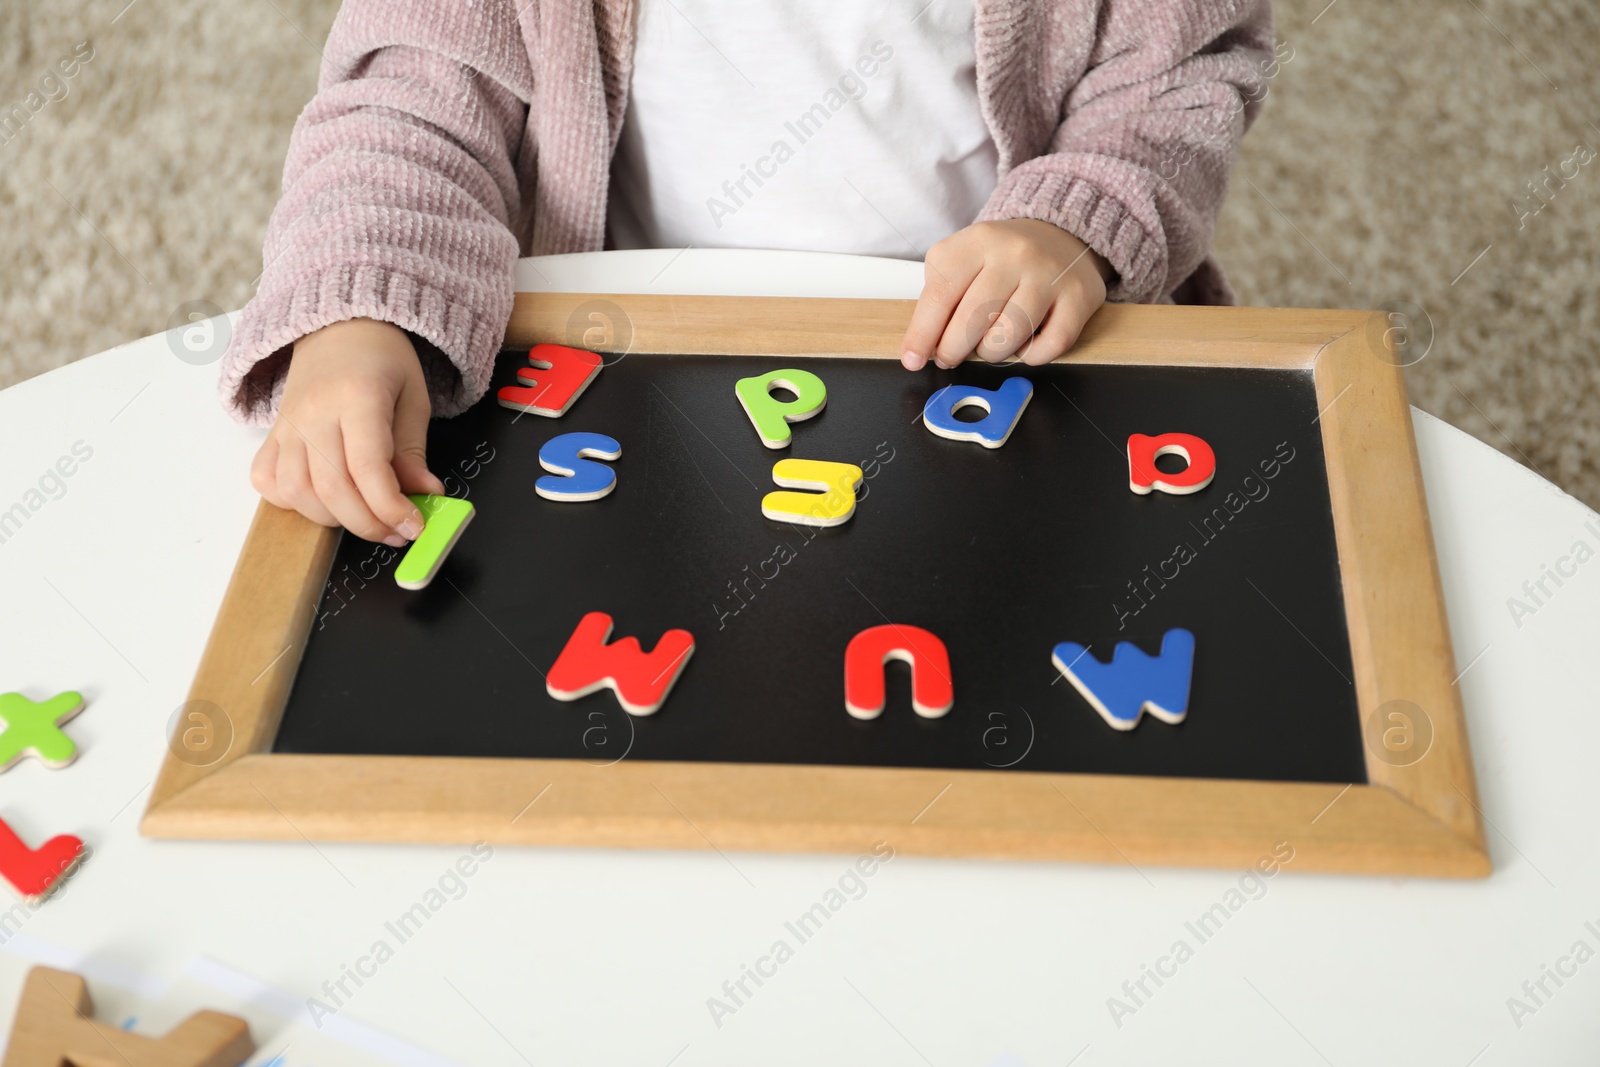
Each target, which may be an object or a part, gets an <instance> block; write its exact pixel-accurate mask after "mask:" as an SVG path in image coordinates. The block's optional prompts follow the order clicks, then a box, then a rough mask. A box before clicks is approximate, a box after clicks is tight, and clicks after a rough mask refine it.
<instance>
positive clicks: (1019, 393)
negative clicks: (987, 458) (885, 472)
mask: <svg viewBox="0 0 1600 1067" xmlns="http://www.w3.org/2000/svg"><path fill="white" fill-rule="evenodd" d="M1031 399H1033V383H1032V382H1030V381H1029V380H1028V379H1026V378H1023V377H1020V376H1019V377H1015V378H1007V379H1006V380H1005V381H1003V382H1001V383H1000V388H998V389H979V388H978V387H977V386H975V385H947V386H945V387H944V388H943V389H940V390H939V391H938V392H936V393H934V394H933V395H932V396H930V397H929V398H928V402H927V403H926V404H924V405H923V407H922V424H923V425H924V426H926V427H927V428H928V429H929V430H931V431H933V432H934V433H936V434H938V435H939V436H940V437H948V438H949V439H950V440H952V441H976V442H978V443H979V444H980V445H982V446H983V447H984V448H999V447H1000V446H1001V445H1003V444H1005V443H1006V438H1008V437H1010V436H1011V431H1012V430H1014V429H1016V427H1017V422H1018V420H1020V419H1021V418H1022V409H1023V408H1025V407H1027V406H1028V401H1029V400H1031ZM965 407H975V408H982V409H983V410H984V411H985V412H987V413H988V414H987V415H986V416H985V417H984V418H982V419H979V420H978V421H977V422H962V421H961V420H960V419H958V418H956V412H958V411H960V410H961V409H962V408H965Z"/></svg>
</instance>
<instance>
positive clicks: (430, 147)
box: [221, 0, 1273, 547]
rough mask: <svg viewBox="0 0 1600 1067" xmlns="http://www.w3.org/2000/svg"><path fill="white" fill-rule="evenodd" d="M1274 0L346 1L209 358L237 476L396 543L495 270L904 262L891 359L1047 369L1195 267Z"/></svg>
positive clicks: (1214, 280) (479, 343)
mask: <svg viewBox="0 0 1600 1067" xmlns="http://www.w3.org/2000/svg"><path fill="white" fill-rule="evenodd" d="M1272 50H1273V37H1272V25H1271V11H1270V8H1269V0H885V2H883V3H879V4H873V5H869V4H865V3H860V2H850V0H833V2H829V0H766V2H765V3H762V2H759V0H746V2H740V3H732V2H728V0H478V2H476V3H468V2H457V3H442V2H427V0H346V3H345V5H344V7H343V9H342V10H341V11H340V12H339V16H338V19H337V20H336V22H335V23H334V27H333V31H332V33H330V34H329V37H328V43H327V49H326V51H325V53H324V61H323V66H322V74H321V79H320V85H319V87H318V91H317V95H316V97H315V98H313V100H312V101H311V103H310V104H309V105H308V106H307V107H306V109H305V111H304V112H303V113H302V114H301V115H300V118H299V120H298V122H297V123H296V124H295V129H294V133H293V136H292V138H291V140H290V145H289V156H288V160H287V162H286V164H285V166H284V182H283V185H284V191H283V199H282V200H281V201H280V202H279V204H278V206H277V209H276V210H275V211H274V212H273V215H272V220H271V223H270V224H269V226H268V230H267V239H266V248H265V256H264V258H265V262H266V270H265V272H264V273H263V275H262V278H261V285H260V289H259V291H258V292H257V293H256V295H255V297H254V298H253V299H252V300H251V301H250V303H249V304H248V305H247V306H246V307H245V310H244V313H243V316H242V317H241V319H240V320H239V323H238V327H237V329H236V330H235V332H234V335H233V340H232V343H231V345H230V346H229V349H228V353H227V356H226V358H225V359H224V362H223V369H222V381H221V390H222V396H223V399H224V402H225V403H226V404H227V405H228V407H229V409H230V410H231V411H232V412H233V413H234V415H235V416H236V417H238V418H240V419H241V420H243V421H245V422H248V423H250V424H252V425H261V426H266V425H270V426H271V427H272V429H271V432H270V433H269V434H268V436H267V439H266V442H265V443H264V444H263V445H262V446H261V450H260V452H259V453H257V455H256V458H255V462H254V464H253V466H252V469H251V481H252V483H253V484H254V485H255V487H256V489H257V490H258V491H260V493H261V494H262V496H264V497H265V498H266V499H267V500H269V501H271V502H272V503H274V504H277V505H278V506H280V507H284V508H293V509H296V510H298V511H300V512H301V513H302V514H304V515H305V516H307V517H308V518H310V519H313V520H315V521H317V522H319V523H323V524H325V525H329V526H333V525H343V526H345V527H346V528H348V529H349V530H350V531H351V532H353V533H355V534H357V535H358V536H360V537H364V538H367V539H368V540H372V541H382V542H385V543H387V544H390V545H393V546H395V547H399V546H401V545H403V544H404V543H405V542H406V541H408V540H412V539H415V537H416V536H417V534H418V533H419V532H420V531H421V522H422V517H421V515H420V514H419V513H418V511H417V509H416V508H414V507H413V506H412V504H411V502H410V501H409V500H408V499H406V496H405V494H406V493H408V492H413V493H414V492H428V493H442V492H444V486H443V485H442V484H441V483H440V481H439V480H438V479H437V478H436V477H434V476H433V474H431V473H430V472H429V470H428V465H427V461H426V458H425V446H426V441H427V428H428V419H429V417H430V415H435V414H436V415H454V414H458V413H459V412H461V411H463V410H465V409H466V408H467V407H469V406H470V405H471V404H473V403H474V402H475V401H477V400H478V399H479V398H480V397H481V396H482V395H483V393H484V392H485V391H486V389H487V387H488V381H489V376H490V371H491V369H492V364H493V361H494V357H495V355H496V353H497V352H498V350H499V347H500V342H501V340H502V338H503V337H504V333H505V326H506V322H507V321H508V319H509V318H510V314H511V303H512V288H511V285H512V265H513V263H514V262H515V260H516V258H517V257H518V256H519V255H546V254H552V253H561V252H586V251H594V250H598V249H601V248H607V247H611V248H648V247H688V246H694V247H697V248H706V247H746V248H748V247H756V248H791V249H811V250H821V251H831V252H854V253H862V254H871V255H887V256H899V257H906V258H924V256H925V264H926V265H925V271H924V273H925V279H926V283H925V286H924V288H923V291H922V294H921V296H920V298H919V299H918V301H917V305H916V310H915V312H914V313H913V315H912V320H911V325H910V328H909V329H908V330H907V331H906V336H905V342H904V346H903V347H904V355H903V356H902V362H903V363H904V364H905V366H906V367H907V368H908V369H910V370H913V371H915V370H920V369H921V368H922V367H924V366H925V365H926V364H927V363H928V361H929V360H932V361H933V362H934V363H936V364H937V365H939V366H941V367H953V366H955V365H956V364H958V363H960V362H961V361H962V360H963V359H965V358H967V357H968V356H969V355H972V354H974V353H977V354H978V355H980V356H982V357H983V358H985V359H990V360H1001V359H1005V358H1007V357H1008V356H1011V355H1014V354H1019V353H1020V357H1021V358H1022V359H1023V360H1025V361H1026V362H1028V363H1030V364H1039V363H1046V362H1048V361H1050V360H1052V359H1055V358H1056V357H1058V356H1060V355H1062V354H1063V353H1064V352H1066V351H1067V349H1068V348H1070V347H1071V346H1072V344H1073V342H1074V341H1075V340H1076V339H1077V336H1078V332H1079V330H1080V329H1081V328H1082V326H1083V324H1084V322H1085V321H1086V320H1087V319H1088V318H1089V316H1090V315H1092V314H1093V313H1094V311H1095V310H1096V309H1097V308H1098V307H1099V306H1100V305H1101V304H1102V303H1104V302H1105V301H1106V300H1107V299H1111V300H1119V301H1130V302H1141V301H1142V302H1158V301H1160V302H1180V303H1207V304H1226V303H1231V302H1232V294H1231V292H1230V290H1229V289H1228V286H1227V283H1226V281H1225V280H1224V278H1223V277H1222V274H1221V272H1220V271H1219V269H1218V268H1217V266H1216V264H1215V263H1214V262H1213V261H1212V260H1211V259H1210V258H1209V257H1208V256H1207V250H1208V247H1209V244H1210V240H1211V233H1212V228H1213V226H1214V225H1215V221H1216V217H1217V212H1218V210H1219V208H1220V207H1221V204H1222V200H1223V196H1224V193H1225V191H1226V188H1227V178H1228V172H1229V169H1230V167H1231V166H1232V163H1233V160H1234V158H1235V156H1236V154H1237V150H1238V144H1239V139H1240V137H1241V136H1242V135H1243V133H1244V131H1245V129H1246V128H1247V127H1248V126H1249V125H1250V122H1251V121H1252V120H1253V118H1254V116H1255V112H1256V109H1257V105H1258V104H1259V102H1260V100H1261V98H1262V97H1263V96H1264V94H1265V84H1266V77H1267V75H1266V71H1267V70H1268V69H1269V68H1270V66H1271V62H1272Z"/></svg>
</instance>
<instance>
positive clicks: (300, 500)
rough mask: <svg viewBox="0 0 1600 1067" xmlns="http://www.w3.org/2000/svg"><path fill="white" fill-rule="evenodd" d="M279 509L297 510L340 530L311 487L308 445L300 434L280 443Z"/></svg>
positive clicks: (317, 521)
mask: <svg viewBox="0 0 1600 1067" xmlns="http://www.w3.org/2000/svg"><path fill="white" fill-rule="evenodd" d="M277 482H278V496H279V498H280V499H279V500H276V501H274V503H276V504H277V505H278V506H279V507H283V508H293V509H294V510H295V511H298V512H299V513H300V514H302V515H304V516H305V517H306V518H308V519H310V520H311V521H312V522H315V523H321V524H322V525H323V526H337V525H339V523H338V521H337V520H335V519H334V517H333V513H332V512H331V511H329V510H328V509H327V508H326V507H325V506H324V505H323V503H322V501H321V500H320V499H318V497H317V492H316V490H315V489H314V488H313V487H312V484H311V469H310V467H309V466H308V464H307V462H306V445H305V441H304V439H303V438H301V436H300V435H299V434H298V433H295V434H288V435H285V436H284V437H283V438H282V439H281V440H280V441H279V442H278V474H277Z"/></svg>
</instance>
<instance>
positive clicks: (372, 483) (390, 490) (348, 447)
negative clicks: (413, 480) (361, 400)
mask: <svg viewBox="0 0 1600 1067" xmlns="http://www.w3.org/2000/svg"><path fill="white" fill-rule="evenodd" d="M343 431H344V451H345V459H346V460H347V461H348V462H349V464H350V477H351V479H352V480H353V481H354V482H355V484H356V488H357V489H359V490H360V491H361V498H362V500H363V501H364V502H365V504H366V507H367V508H368V509H369V510H370V511H371V513H372V514H373V515H374V516H375V517H376V519H377V521H378V522H379V523H380V524H381V525H382V526H384V527H385V529H384V530H383V532H382V533H381V534H380V535H379V536H377V537H368V538H367V540H369V541H383V542H385V543H386V544H390V545H393V546H394V547H395V548H399V547H400V545H401V544H404V542H406V541H415V540H416V539H417V536H418V535H419V534H421V533H422V524H423V520H422V513H421V512H420V511H418V510H417V506H416V505H415V504H413V503H411V501H410V500H408V499H407V498H406V495H405V494H404V493H403V492H401V491H400V480H399V478H398V477H396V475H395V466H394V460H395V446H396V443H397V442H396V440H395V437H396V435H397V434H398V432H399V428H398V426H397V425H396V424H394V423H391V422H390V421H389V420H388V419H386V418H384V417H383V413H382V412H380V411H375V410H362V411H359V412H354V413H352V414H351V416H350V417H349V418H348V419H347V420H346V421H345V423H344V426H343ZM362 536H363V537H365V536H366V535H365V534H363V535H362ZM396 542H399V543H396Z"/></svg>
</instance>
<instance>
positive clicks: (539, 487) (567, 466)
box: [533, 433, 622, 501]
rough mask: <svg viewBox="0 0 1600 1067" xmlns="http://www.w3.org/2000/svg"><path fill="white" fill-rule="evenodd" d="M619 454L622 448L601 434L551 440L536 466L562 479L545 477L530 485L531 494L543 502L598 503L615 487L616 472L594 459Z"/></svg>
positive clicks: (583, 434) (540, 452) (571, 434)
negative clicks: (579, 501)
mask: <svg viewBox="0 0 1600 1067" xmlns="http://www.w3.org/2000/svg"><path fill="white" fill-rule="evenodd" d="M621 455H622V446H621V445H619V444H617V442H616V441H614V440H612V439H611V438H609V437H607V436H606V435H605V434H603V433H564V434H562V435H560V436H559V437H552V438H550V440H548V441H546V442H545V443H544V445H543V447H541V448H540V449H539V466H541V467H543V468H544V469H545V470H547V471H550V472H552V473H554V474H559V475H561V476H562V477H559V478H552V477H550V476H549V475H545V476H544V477H543V478H540V479H539V480H538V481H536V482H534V483H533V491H534V492H535V493H538V494H539V495H540V496H542V497H544V498H545V499H546V500H563V501H578V500H599V499H600V498H601V497H603V496H606V495H607V494H609V493H610V492H611V490H613V489H615V488H616V487H617V472H616V471H614V470H612V469H611V468H610V467H607V466H606V465H605V464H603V463H595V462H594V460H596V459H617V458H618V457H620V456H621ZM586 456H588V457H593V458H592V459H586V458H584V457H586Z"/></svg>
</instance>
